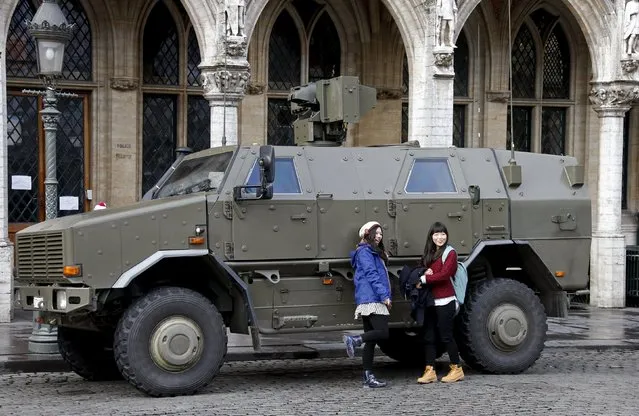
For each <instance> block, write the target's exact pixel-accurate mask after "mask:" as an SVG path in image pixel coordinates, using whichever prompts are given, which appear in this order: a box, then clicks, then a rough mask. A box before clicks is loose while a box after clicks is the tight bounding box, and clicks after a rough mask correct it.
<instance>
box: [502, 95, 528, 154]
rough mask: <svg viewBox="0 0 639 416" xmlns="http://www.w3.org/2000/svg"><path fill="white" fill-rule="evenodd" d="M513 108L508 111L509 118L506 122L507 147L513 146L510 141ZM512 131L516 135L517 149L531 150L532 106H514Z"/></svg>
mask: <svg viewBox="0 0 639 416" xmlns="http://www.w3.org/2000/svg"><path fill="white" fill-rule="evenodd" d="M510 114H511V109H510V108H509V111H508V120H507V122H506V128H507V132H506V140H507V141H506V149H509V150H510V148H511V146H510V143H511V140H510V131H511V129H510V125H511V117H510ZM512 126H513V129H512V132H513V137H514V144H515V150H518V151H523V152H530V151H531V150H532V148H531V142H532V107H524V106H515V107H512Z"/></svg>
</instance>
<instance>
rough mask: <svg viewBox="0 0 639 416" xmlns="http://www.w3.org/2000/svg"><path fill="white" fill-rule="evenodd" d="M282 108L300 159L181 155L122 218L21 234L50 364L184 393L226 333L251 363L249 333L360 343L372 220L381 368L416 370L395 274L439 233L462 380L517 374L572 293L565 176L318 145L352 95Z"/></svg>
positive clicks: (315, 93)
mask: <svg viewBox="0 0 639 416" xmlns="http://www.w3.org/2000/svg"><path fill="white" fill-rule="evenodd" d="M290 101H291V105H292V110H293V111H294V112H295V113H296V114H297V115H298V121H296V123H295V135H296V140H297V141H298V146H283V147H272V146H258V145H254V146H239V147H237V148H235V147H231V148H229V147H222V148H213V149H208V150H204V151H201V152H198V153H193V154H189V155H187V156H183V157H180V158H179V159H178V160H177V161H176V163H175V164H174V165H173V166H172V168H171V169H170V170H169V171H168V172H167V174H166V175H165V176H164V177H163V178H162V179H161V180H160V182H159V183H158V184H157V185H156V186H155V187H154V188H153V189H152V190H151V191H149V192H148V193H147V195H145V197H144V200H143V201H140V202H139V203H137V204H135V205H132V206H128V207H122V208H114V209H106V210H101V211H94V212H88V213H84V214H80V215H76V216H70V217H64V218H58V219H54V220H48V221H45V222H42V223H39V224H37V225H34V226H31V227H29V228H27V229H25V230H23V231H21V232H19V233H18V234H17V240H16V251H17V254H16V258H17V267H16V272H17V276H16V288H15V293H14V296H15V303H16V305H17V307H19V308H22V309H25V310H31V311H40V312H42V313H43V315H44V318H45V322H49V323H52V324H54V325H57V326H58V337H59V339H58V341H59V342H58V343H59V346H60V352H61V354H62V356H63V357H64V359H65V360H66V361H67V362H68V363H69V364H70V365H71V367H72V368H73V370H74V371H76V372H77V373H78V374H80V375H82V376H83V377H85V378H87V379H105V378H110V377H115V376H118V377H120V376H123V377H124V378H125V379H126V380H128V381H129V382H130V383H131V384H133V385H134V386H135V387H137V388H138V389H140V390H141V391H143V392H145V393H147V394H149V395H153V396H164V395H179V394H190V393H193V392H195V391H196V390H198V389H199V388H201V387H202V386H204V385H205V384H206V383H208V382H209V381H210V380H211V379H212V378H213V377H214V376H215V375H216V373H217V372H218V369H219V367H220V366H221V365H222V364H223V362H224V358H225V355H226V350H227V334H228V332H233V333H246V334H249V333H250V334H251V335H252V339H253V344H254V347H255V348H256V349H259V348H260V336H261V335H264V334H267V335H269V336H274V335H276V334H290V333H312V332H315V331H351V330H358V329H360V328H361V323H360V322H359V321H355V320H354V319H353V311H354V301H353V289H354V288H353V282H352V280H353V270H352V269H351V266H350V263H349V252H350V251H351V250H352V249H353V248H354V247H355V245H356V243H357V232H358V230H359V228H360V226H361V225H362V224H364V223H365V222H367V221H370V220H376V221H378V222H380V224H382V226H383V230H384V241H385V243H386V247H387V248H388V250H389V251H390V255H391V257H390V264H389V267H388V270H389V274H390V276H391V281H392V282H393V286H394V295H393V302H394V304H393V305H394V306H393V309H392V311H391V328H392V329H391V338H390V339H389V340H388V341H387V342H385V343H384V344H382V345H381V349H382V351H383V352H384V353H386V354H387V355H389V356H390V357H392V358H395V359H398V360H406V361H412V362H414V363H419V361H420V360H421V357H422V353H421V347H420V345H419V343H418V341H417V340H418V339H419V337H414V336H413V337H411V336H408V334H407V329H409V328H411V327H412V325H413V323H412V320H411V319H410V305H409V302H408V301H406V300H404V299H401V298H400V295H399V290H398V279H397V275H398V272H399V270H400V269H401V268H402V266H404V265H406V264H409V265H412V264H415V263H416V262H417V260H418V259H419V257H420V255H421V254H422V250H423V247H424V244H425V238H426V233H427V230H428V228H429V226H430V225H431V223H432V222H434V221H442V222H444V223H445V224H446V225H447V227H448V230H449V233H450V243H451V244H452V245H453V246H454V247H455V248H456V249H457V252H458V253H459V256H460V259H461V261H463V262H464V263H465V265H466V266H467V268H468V271H469V286H468V293H467V297H466V302H465V304H464V305H463V307H462V308H461V311H460V313H459V315H458V321H457V330H458V331H457V337H458V342H459V348H460V351H461V355H462V358H463V359H464V361H465V363H466V364H467V365H469V366H471V367H472V368H474V369H477V370H480V371H483V372H489V373H517V372H521V371H524V370H526V369H527V368H528V367H530V366H531V365H532V364H533V363H534V362H535V361H536V360H537V358H538V357H539V355H540V353H541V351H542V349H543V347H544V342H545V339H546V330H547V325H546V316H547V315H549V316H563V315H565V314H566V313H567V293H569V292H571V291H575V290H579V289H584V288H586V287H587V285H588V264H589V252H590V231H591V213H590V200H589V194H588V189H587V188H586V186H585V185H584V171H583V167H582V166H580V165H579V164H578V163H577V161H576V160H575V159H574V158H572V157H568V156H549V155H541V154H531V153H514V154H513V153H510V152H509V151H506V150H494V149H458V148H420V147H418V146H415V145H410V144H407V145H396V146H386V147H369V148H356V147H341V146H336V144H337V145H338V144H340V142H341V141H343V140H344V137H345V131H346V129H345V123H352V122H357V121H358V120H359V117H360V116H361V114H362V113H363V112H365V111H366V110H367V109H368V108H370V107H371V106H372V105H374V103H375V92H374V90H372V89H370V88H366V87H363V86H360V85H359V84H358V82H357V79H356V78H349V77H340V78H336V79H332V80H327V81H319V82H317V83H316V84H310V85H307V86H303V87H300V88H296V89H294V90H293V91H292V93H291V96H290ZM302 144H306V145H302ZM513 156H514V157H513ZM413 329H415V328H413ZM335 335H336V337H335V338H336V340H339V339H341V336H339V334H335Z"/></svg>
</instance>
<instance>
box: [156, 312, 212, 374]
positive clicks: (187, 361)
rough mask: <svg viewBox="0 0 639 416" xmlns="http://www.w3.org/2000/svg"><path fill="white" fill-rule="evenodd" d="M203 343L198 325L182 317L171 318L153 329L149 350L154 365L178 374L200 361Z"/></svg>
mask: <svg viewBox="0 0 639 416" xmlns="http://www.w3.org/2000/svg"><path fill="white" fill-rule="evenodd" d="M203 343H204V339H203V337H202V330H201V329H200V327H199V325H198V324H196V323H195V322H194V321H192V320H191V319H189V318H186V317H184V316H172V317H169V318H166V319H165V320H163V321H162V322H160V323H159V324H158V325H157V326H156V327H155V329H154V330H153V334H152V335H151V341H150V345H149V350H150V353H151V358H152V359H153V361H154V362H155V364H156V365H158V366H159V367H160V368H162V369H164V370H166V371H171V372H178V371H183V370H185V369H188V368H190V367H192V366H193V365H194V364H195V363H196V362H197V361H198V360H199V359H200V356H201V354H202V349H203Z"/></svg>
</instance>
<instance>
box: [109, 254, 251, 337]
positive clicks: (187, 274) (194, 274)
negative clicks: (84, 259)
mask: <svg viewBox="0 0 639 416" xmlns="http://www.w3.org/2000/svg"><path fill="white" fill-rule="evenodd" d="M160 286H176V287H184V288H188V289H191V290H194V291H197V292H199V293H201V294H202V295H204V296H205V297H207V298H208V299H209V300H210V301H211V302H212V303H213V304H214V305H215V307H216V308H217V309H218V311H219V312H220V313H221V314H222V317H223V318H224V321H225V325H227V326H228V327H229V329H230V330H231V332H235V333H245V334H247V333H248V332H249V331H248V328H249V325H253V323H254V322H256V320H255V315H254V311H253V307H252V303H251V299H250V295H249V292H248V288H247V286H246V284H245V283H244V281H243V280H242V279H241V278H240V277H239V276H238V275H237V273H235V272H234V271H233V270H232V269H231V268H230V267H228V266H227V265H226V264H225V263H224V262H223V261H222V260H221V259H219V258H218V257H217V256H215V255H214V254H212V253H210V252H209V251H208V250H206V249H204V250H168V251H158V252H156V253H154V254H153V255H151V256H149V257H148V258H147V259H145V260H144V261H142V262H140V263H139V264H138V265H136V266H134V267H133V268H131V269H129V270H128V271H127V272H125V273H123V274H122V275H121V276H120V278H118V280H117V281H116V283H115V284H114V285H113V289H118V292H120V293H126V294H127V295H128V296H130V297H131V298H136V297H139V296H141V295H143V294H145V293H148V292H149V291H150V290H152V289H154V288H156V287H160Z"/></svg>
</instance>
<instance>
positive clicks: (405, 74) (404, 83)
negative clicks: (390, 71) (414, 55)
mask: <svg viewBox="0 0 639 416" xmlns="http://www.w3.org/2000/svg"><path fill="white" fill-rule="evenodd" d="M409 83H410V74H409V73H408V56H406V54H404V64H403V65H402V92H403V93H404V95H406V96H407V95H408V86H409Z"/></svg>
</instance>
